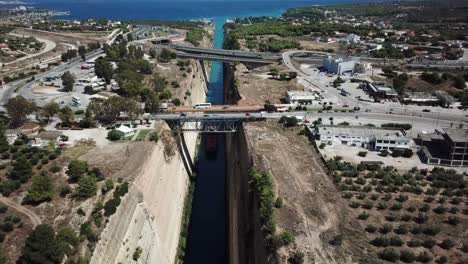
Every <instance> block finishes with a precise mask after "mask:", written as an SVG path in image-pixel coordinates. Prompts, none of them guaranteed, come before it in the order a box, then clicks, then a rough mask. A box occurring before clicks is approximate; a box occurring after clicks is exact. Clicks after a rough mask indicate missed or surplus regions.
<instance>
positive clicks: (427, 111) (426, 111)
mask: <svg viewBox="0 0 468 264" xmlns="http://www.w3.org/2000/svg"><path fill="white" fill-rule="evenodd" d="M422 111H423V112H425V113H429V112H430V111H431V110H429V109H423V110H422Z"/></svg>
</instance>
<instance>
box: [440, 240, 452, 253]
mask: <svg viewBox="0 0 468 264" xmlns="http://www.w3.org/2000/svg"><path fill="white" fill-rule="evenodd" d="M454 246H455V243H453V241H452V240H450V239H448V238H447V239H444V240H443V241H442V242H441V243H440V244H439V247H441V248H443V249H447V250H448V249H451V248H453V247H454Z"/></svg>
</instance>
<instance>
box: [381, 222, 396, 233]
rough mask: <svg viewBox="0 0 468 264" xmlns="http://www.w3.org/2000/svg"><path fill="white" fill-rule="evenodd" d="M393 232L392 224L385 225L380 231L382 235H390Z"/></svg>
mask: <svg viewBox="0 0 468 264" xmlns="http://www.w3.org/2000/svg"><path fill="white" fill-rule="evenodd" d="M392 230H393V227H392V225H390V224H383V225H382V227H381V228H380V229H379V231H380V233H382V234H388V233H390V232H391V231H392Z"/></svg>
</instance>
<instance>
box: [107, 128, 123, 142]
mask: <svg viewBox="0 0 468 264" xmlns="http://www.w3.org/2000/svg"><path fill="white" fill-rule="evenodd" d="M123 137H124V134H123V133H122V132H120V131H118V130H117V129H112V130H111V131H109V133H107V139H109V140H110V141H117V140H120V139H122V138H123Z"/></svg>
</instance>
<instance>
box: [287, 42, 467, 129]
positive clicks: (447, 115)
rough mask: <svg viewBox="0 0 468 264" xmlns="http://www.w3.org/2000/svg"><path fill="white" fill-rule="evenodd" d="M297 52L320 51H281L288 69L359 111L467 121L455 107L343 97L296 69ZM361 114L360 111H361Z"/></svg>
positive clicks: (464, 114) (465, 112)
mask: <svg viewBox="0 0 468 264" xmlns="http://www.w3.org/2000/svg"><path fill="white" fill-rule="evenodd" d="M297 53H320V52H315V51H312V52H307V51H302V50H291V51H286V52H284V53H283V55H282V56H283V62H284V64H285V65H286V67H288V68H289V70H291V71H294V72H296V73H297V75H298V76H300V77H302V78H303V79H304V80H305V81H306V82H307V83H309V84H310V85H311V86H313V87H315V88H317V89H319V90H320V91H322V92H324V93H326V94H327V95H328V96H331V97H334V98H337V99H338V100H340V101H341V105H349V106H359V107H360V108H361V111H364V110H365V109H369V110H371V111H372V112H373V113H380V114H388V113H391V114H399V115H404V116H412V117H425V118H431V119H437V120H449V121H454V122H467V117H468V112H467V111H460V110H457V109H445V108H441V107H438V108H436V107H430V109H431V110H433V111H431V112H422V110H423V109H424V108H429V107H420V106H416V105H401V104H395V103H385V104H379V103H372V102H366V101H360V100H357V99H355V98H352V97H350V96H347V97H343V96H341V95H340V94H339V93H340V92H339V91H338V90H337V89H333V88H331V87H328V88H327V87H325V86H323V85H321V84H320V83H319V82H317V81H314V80H313V79H312V77H311V76H309V75H307V74H306V73H304V72H303V71H302V70H301V69H298V68H297V67H296V65H295V64H294V63H293V61H292V60H291V57H292V56H293V55H294V54H297ZM361 114H362V112H361Z"/></svg>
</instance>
